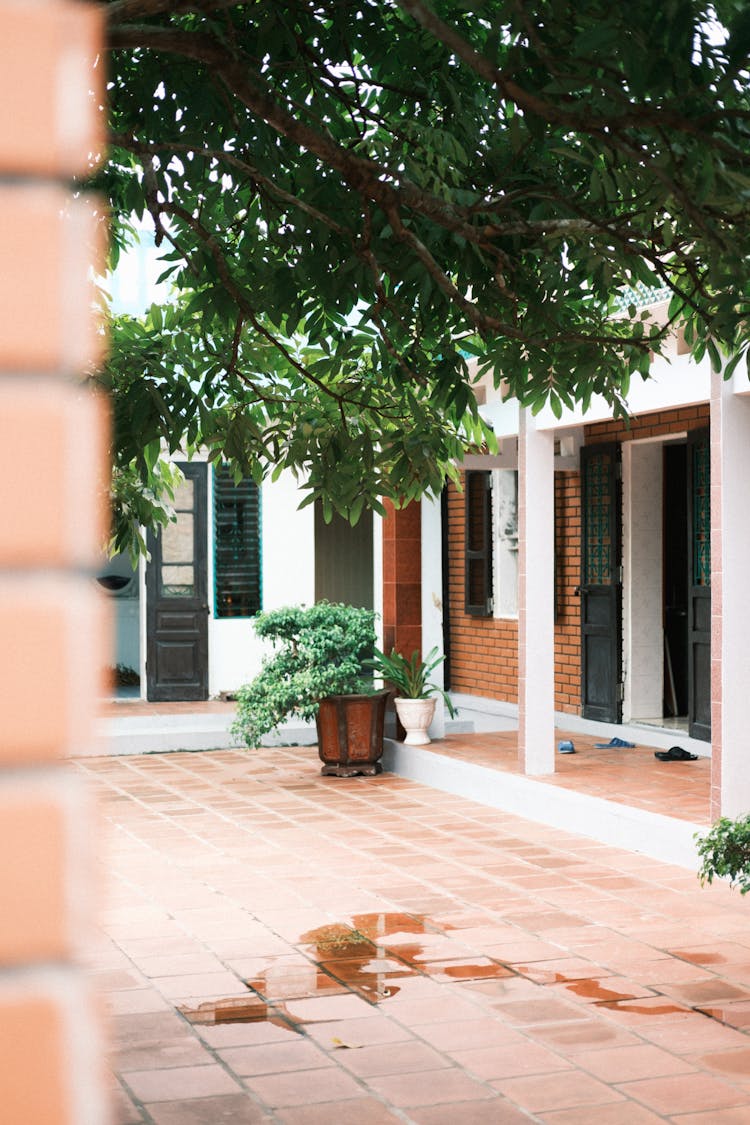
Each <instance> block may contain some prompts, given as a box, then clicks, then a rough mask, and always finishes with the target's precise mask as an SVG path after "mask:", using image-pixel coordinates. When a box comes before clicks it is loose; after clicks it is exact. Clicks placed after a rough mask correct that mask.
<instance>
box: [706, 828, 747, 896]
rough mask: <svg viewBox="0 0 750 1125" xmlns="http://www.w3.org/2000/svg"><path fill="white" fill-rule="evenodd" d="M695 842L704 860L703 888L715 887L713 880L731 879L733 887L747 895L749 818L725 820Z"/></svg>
mask: <svg viewBox="0 0 750 1125" xmlns="http://www.w3.org/2000/svg"><path fill="white" fill-rule="evenodd" d="M695 840H696V843H697V845H698V855H699V856H700V857H701V860H702V865H701V868H700V871H699V872H698V878H699V879H700V881H701V884H705V883H713V881H714V877H719V878H728V879H729V883H730V886H732V887H739V889H740V894H743V895H746V894H747V893H748V891H750V814H748V815H747V816H741V817H738V818H737V819H736V820H731V819H730V818H729V817H728V816H722V817H720V819H719V820H717V821H716V823H715V824H713V825H712V826H711V828H710V830H709V831H708V832H707V833H706V835H705V836H701V835H700V834H699V833H696V835H695Z"/></svg>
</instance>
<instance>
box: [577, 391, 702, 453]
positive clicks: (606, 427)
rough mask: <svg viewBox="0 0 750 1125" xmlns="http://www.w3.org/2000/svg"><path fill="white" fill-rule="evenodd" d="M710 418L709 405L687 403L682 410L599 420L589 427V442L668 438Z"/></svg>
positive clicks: (699, 426)
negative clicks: (604, 420)
mask: <svg viewBox="0 0 750 1125" xmlns="http://www.w3.org/2000/svg"><path fill="white" fill-rule="evenodd" d="M709 419H710V410H709V404H708V403H707V402H704V403H699V404H698V405H697V406H683V407H680V409H679V410H661V411H659V412H658V413H655V414H644V415H643V417H642V418H631V419H630V420H629V423H626V422H625V420H624V419H622V418H614V419H612V421H610V422H597V423H595V424H594V425H592V426H586V428H585V435H586V436H585V441H586V445H593V444H595V443H596V442H602V441H619V442H624V441H636V440H638V441H640V440H642V439H643V438H649V437H666V436H667V435H668V434H680V433H684V432H685V431H686V430H698V429H700V428H701V427H702V426H707V425H708V423H709Z"/></svg>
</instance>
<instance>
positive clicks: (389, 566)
mask: <svg viewBox="0 0 750 1125" xmlns="http://www.w3.org/2000/svg"><path fill="white" fill-rule="evenodd" d="M385 508H386V512H387V515H386V518H385V519H384V520H383V651H384V652H390V651H391V649H393V648H395V649H397V650H398V651H399V652H401V653H403V655H404V656H411V654H412V653H413V652H414V650H415V649H419V650H420V651H421V649H422V509H421V507H420V504H419V501H418V500H413V501H412V502H411V504H407V506H406V507H405V508H395V507H394V506H393V504H392V503H391V501H390V500H386V501H385Z"/></svg>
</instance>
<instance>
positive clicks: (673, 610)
mask: <svg viewBox="0 0 750 1125" xmlns="http://www.w3.org/2000/svg"><path fill="white" fill-rule="evenodd" d="M687 498H688V482H687V445H686V444H684V443H680V444H667V445H665V446H664V707H663V715H664V718H665V719H675V720H680V721H681V722H682V723H683V724H686V723H687V716H688V702H689V677H688V503H687Z"/></svg>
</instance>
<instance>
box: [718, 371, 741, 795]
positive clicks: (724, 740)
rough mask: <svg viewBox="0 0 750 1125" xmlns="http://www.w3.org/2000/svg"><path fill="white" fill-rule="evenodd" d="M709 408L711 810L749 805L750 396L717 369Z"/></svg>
mask: <svg viewBox="0 0 750 1125" xmlns="http://www.w3.org/2000/svg"><path fill="white" fill-rule="evenodd" d="M713 378H714V385H713V393H712V411H711V624H712V636H711V668H712V676H711V687H712V691H711V703H712V706H711V716H712V740H711V741H712V755H713V763H712V789H713V790H714V794H713V795H714V803H713V812H714V814H715V815H718V813H719V809H718V808H717V803H718V802H717V800H716V798H717V797H718V798H719V799H720V806H721V807H720V811H721V814H722V815H723V816H741V815H744V814H746V813H747V812H748V811H750V748H749V747H748V737H747V732H748V706H747V695H748V689H749V688H750V643H749V638H750V596H748V567H749V566H750V519H748V507H747V495H748V480H750V401H748V398H747V397H745V396H740V395H737V394H735V393H734V391H733V384H732V382H724V380H723V379H722V378H721V376H720V375H714V377H713Z"/></svg>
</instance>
